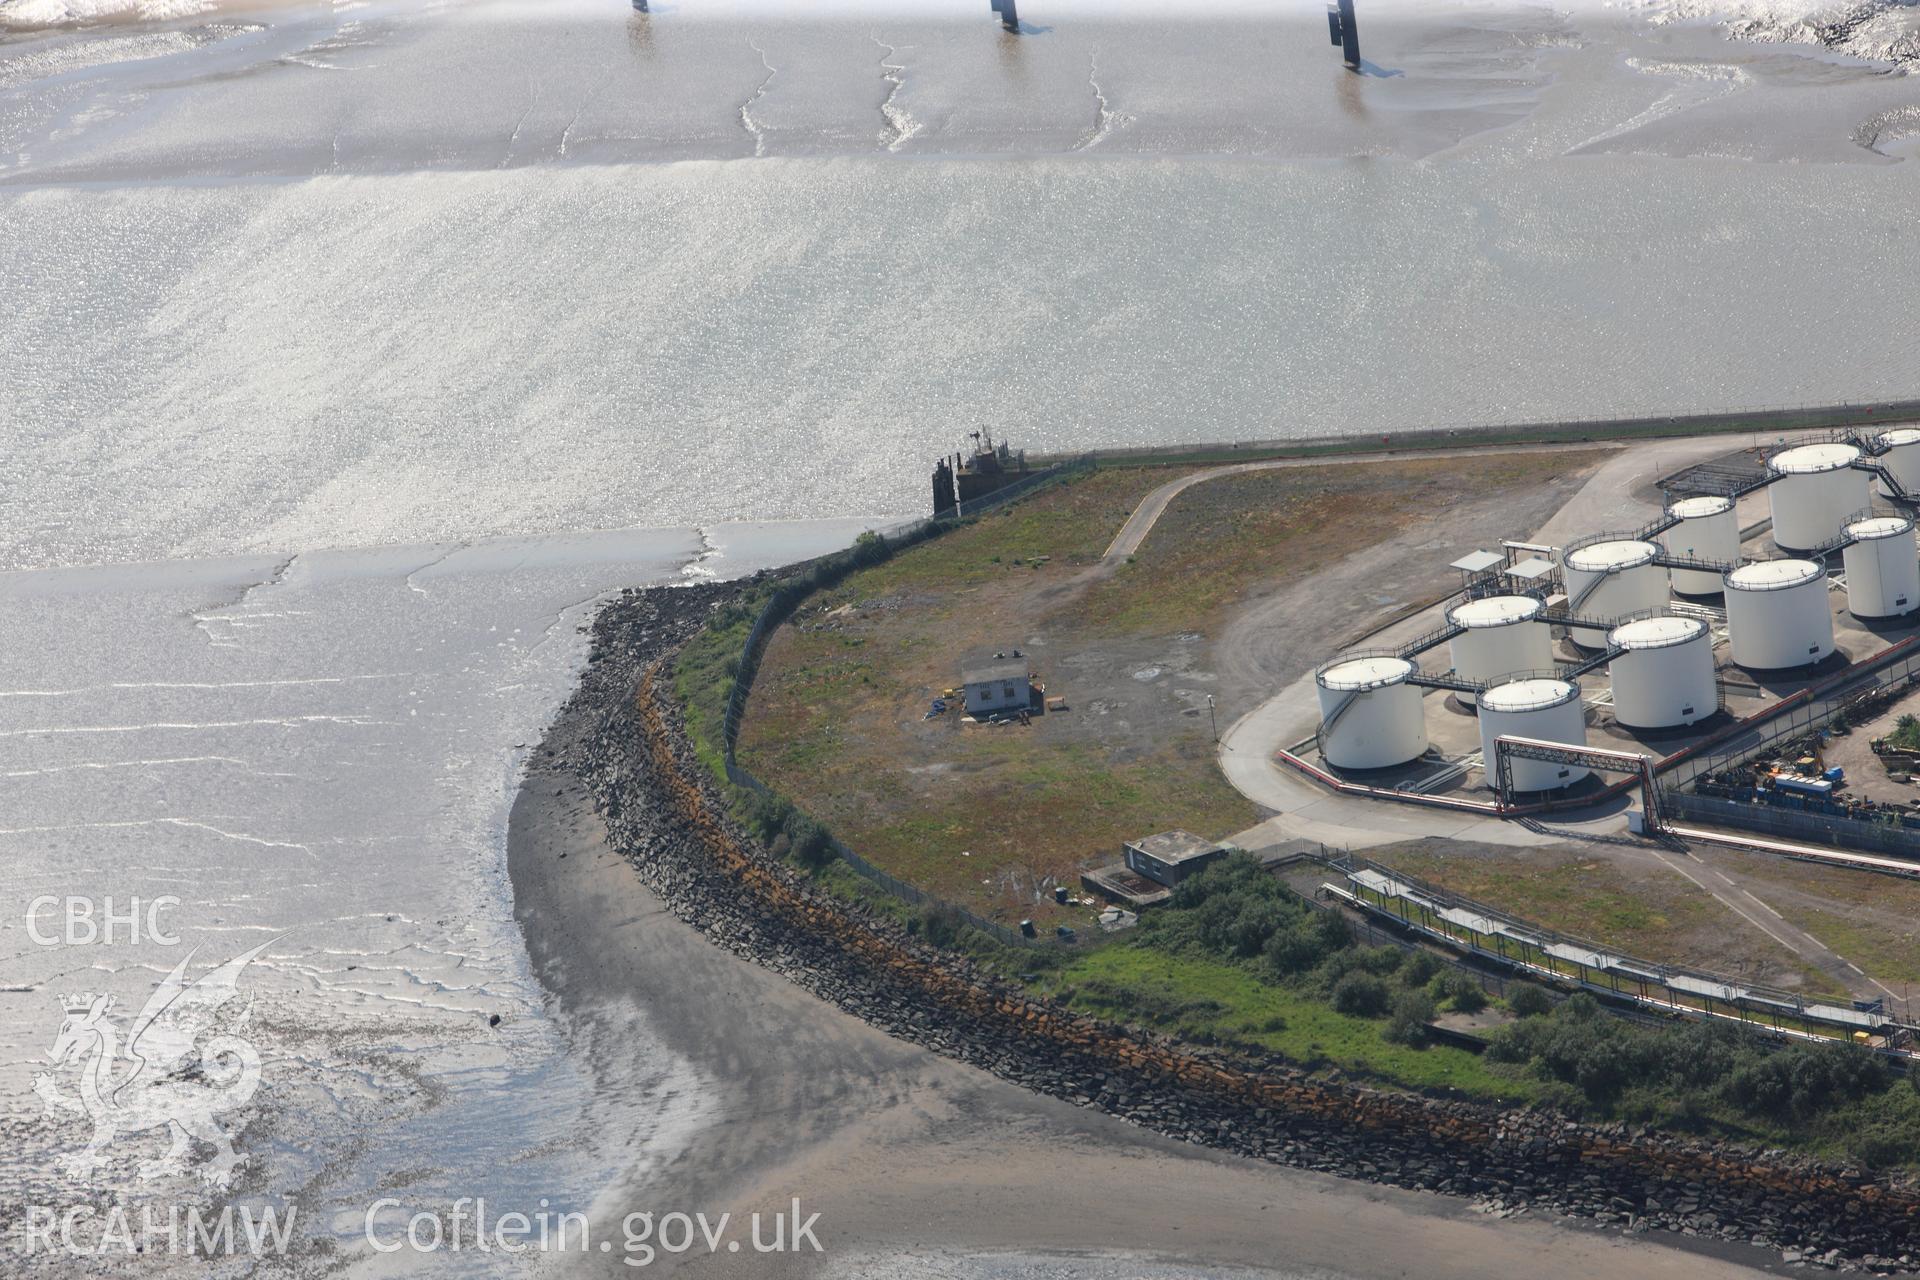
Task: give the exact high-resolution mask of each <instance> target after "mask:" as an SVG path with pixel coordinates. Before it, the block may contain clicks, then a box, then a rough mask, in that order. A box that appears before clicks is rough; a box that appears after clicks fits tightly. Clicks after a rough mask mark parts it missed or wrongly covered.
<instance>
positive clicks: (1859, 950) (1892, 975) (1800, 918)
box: [1785, 906, 1920, 983]
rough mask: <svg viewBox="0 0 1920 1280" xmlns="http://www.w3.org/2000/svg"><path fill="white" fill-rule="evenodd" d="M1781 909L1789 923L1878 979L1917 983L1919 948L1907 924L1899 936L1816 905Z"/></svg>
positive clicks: (1884, 928) (1919, 966)
mask: <svg viewBox="0 0 1920 1280" xmlns="http://www.w3.org/2000/svg"><path fill="white" fill-rule="evenodd" d="M1785 910H1786V914H1787V915H1788V916H1789V918H1791V919H1792V921H1793V923H1795V924H1797V925H1799V926H1800V927H1801V928H1802V929H1805V930H1806V931H1807V932H1808V933H1810V934H1812V935H1813V936H1814V937H1816V938H1818V939H1819V940H1820V941H1821V942H1823V943H1825V944H1826V945H1827V946H1829V947H1831V948H1833V950H1834V951H1835V952H1837V953H1838V954H1840V955H1842V956H1845V957H1846V958H1847V959H1849V960H1851V961H1853V962H1854V963H1855V964H1857V965H1859V966H1860V967H1861V968H1863V969H1865V970H1866V971H1867V972H1868V973H1870V974H1872V975H1873V976H1874V977H1876V978H1879V979H1880V980H1881V981H1882V982H1903V983H1905V982H1920V948H1917V947H1916V946H1915V936H1914V932H1913V930H1912V928H1911V927H1909V929H1908V931H1907V932H1906V933H1905V934H1904V935H1902V934H1895V933H1893V932H1892V931H1890V930H1889V929H1888V928H1887V927H1886V926H1884V925H1877V924H1872V923H1868V922H1865V921H1862V920H1859V919H1854V918H1850V917H1847V916H1843V915H1838V914H1836V913H1834V912H1832V911H1822V910H1820V909H1819V908H1817V907H1806V906H1800V907H1789V908H1787V909H1785Z"/></svg>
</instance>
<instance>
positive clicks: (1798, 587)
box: [1725, 560, 1833, 671]
mask: <svg viewBox="0 0 1920 1280" xmlns="http://www.w3.org/2000/svg"><path fill="white" fill-rule="evenodd" d="M1725 586H1726V602H1727V639H1728V642H1729V645H1730V647H1731V649H1732V651H1733V660H1734V661H1735V662H1736V663H1738V664H1739V665H1741V666H1743V667H1753V668H1756V669H1757V670H1761V671H1772V670H1778V669H1780V668H1783V667H1804V666H1806V665H1807V664H1808V663H1810V662H1818V661H1820V659H1822V658H1824V657H1826V656H1827V655H1828V654H1830V653H1832V652H1833V613H1832V611H1831V610H1830V609H1829V608H1828V607H1827V572H1826V570H1825V569H1823V568H1821V567H1820V566H1819V565H1818V564H1816V563H1815V562H1814V561H1812V560H1760V561H1756V562H1755V563H1753V564H1743V565H1741V566H1740V567H1739V568H1738V569H1735V570H1733V571H1732V572H1731V573H1728V574H1727V575H1726V579H1725Z"/></svg>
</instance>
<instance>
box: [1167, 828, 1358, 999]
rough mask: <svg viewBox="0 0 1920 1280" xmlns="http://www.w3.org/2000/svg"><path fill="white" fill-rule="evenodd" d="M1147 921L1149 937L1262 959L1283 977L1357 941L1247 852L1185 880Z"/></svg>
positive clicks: (1172, 946)
mask: <svg viewBox="0 0 1920 1280" xmlns="http://www.w3.org/2000/svg"><path fill="white" fill-rule="evenodd" d="M1140 924H1141V929H1142V934H1143V936H1145V937H1148V938H1151V939H1152V940H1153V941H1154V942H1155V943H1157V944H1158V945H1160V946H1162V947H1164V948H1166V949H1167V950H1170V951H1197V952H1202V953H1205V954H1208V955H1217V956H1228V957H1231V958H1233V959H1236V960H1251V959H1253V958H1255V957H1262V958H1264V960H1265V962H1266V963H1267V965H1269V966H1270V967H1271V968H1272V969H1273V970H1275V971H1276V972H1279V973H1282V974H1290V973H1301V972H1305V971H1306V970H1308V969H1311V968H1313V967H1314V966H1316V965H1317V964H1319V963H1320V962H1321V960H1322V959H1324V958H1325V957H1326V956H1327V955H1329V954H1332V953H1333V952H1336V951H1338V950H1341V949H1343V948H1345V947H1347V946H1348V945H1349V943H1350V939H1349V938H1348V935H1347V929H1346V925H1345V923H1344V922H1343V921H1341V920H1340V919H1339V917H1338V916H1335V915H1334V914H1333V913H1332V912H1330V911H1315V910H1314V909H1313V908H1312V907H1310V906H1308V905H1307V903H1306V902H1305V900H1303V899H1302V898H1301V897H1300V896H1299V895H1298V894H1296V893H1294V892H1293V890H1291V889H1289V888H1287V886H1286V885H1284V884H1282V883H1281V882H1280V881H1279V880H1278V879H1276V878H1275V877H1274V876H1273V875H1272V873H1270V872H1269V871H1267V869H1266V868H1265V867H1262V866H1261V865H1260V863H1259V860H1258V859H1256V858H1254V857H1253V856H1252V855H1251V854H1247V853H1241V852H1235V853H1230V854H1228V855H1227V856H1226V857H1224V858H1222V859H1220V860H1219V861H1218V862H1216V863H1214V864H1213V865H1212V866H1210V867H1208V868H1207V869H1206V870H1205V871H1202V872H1201V873H1200V874H1199V875H1196V876H1192V877H1190V878H1188V879H1186V880H1183V881H1181V883H1180V886H1179V888H1177V889H1175V890H1174V891H1173V898H1172V900H1171V901H1169V902H1168V904H1167V906H1166V908H1165V909H1163V910H1161V911H1157V912H1154V913H1153V914H1151V915H1149V916H1145V917H1143V918H1142V919H1141V921H1140Z"/></svg>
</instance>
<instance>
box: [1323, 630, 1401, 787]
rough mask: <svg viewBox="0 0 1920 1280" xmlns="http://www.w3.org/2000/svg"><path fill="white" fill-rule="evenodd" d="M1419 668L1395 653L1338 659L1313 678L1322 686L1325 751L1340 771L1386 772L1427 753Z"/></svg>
mask: <svg viewBox="0 0 1920 1280" xmlns="http://www.w3.org/2000/svg"><path fill="white" fill-rule="evenodd" d="M1415 670H1417V668H1416V667H1415V666H1414V664H1413V663H1411V662H1408V661H1407V660H1406V659H1405V658H1398V657H1395V656H1393V655H1392V654H1378V655H1367V654H1361V655H1357V656H1352V657H1345V658H1335V659H1334V660H1333V661H1332V662H1329V663H1326V664H1325V665H1324V666H1322V667H1321V668H1320V669H1319V670H1318V671H1316V672H1315V673H1314V682H1315V683H1316V684H1318V685H1319V686H1320V726H1321V747H1322V749H1323V750H1324V751H1325V753H1326V759H1327V763H1328V764H1330V765H1333V766H1334V767H1335V768H1338V769H1385V768H1389V767H1390V766H1393V765H1397V764H1405V763H1407V762H1408V761H1409V760H1416V759H1418V758H1419V757H1420V756H1422V755H1424V754H1425V753H1426V750H1427V718H1426V712H1425V710H1424V709H1423V708H1422V706H1421V704H1420V689H1419V686H1417V685H1411V684H1408V683H1407V677H1408V676H1410V675H1412V674H1413V673H1414V672H1415Z"/></svg>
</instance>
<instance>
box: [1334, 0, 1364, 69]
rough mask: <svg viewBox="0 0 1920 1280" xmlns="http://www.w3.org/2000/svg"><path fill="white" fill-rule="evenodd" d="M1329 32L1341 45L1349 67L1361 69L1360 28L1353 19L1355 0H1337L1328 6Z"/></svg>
mask: <svg viewBox="0 0 1920 1280" xmlns="http://www.w3.org/2000/svg"><path fill="white" fill-rule="evenodd" d="M1327 34H1329V35H1331V36H1332V37H1333V43H1334V44H1337V45H1339V46H1340V50H1341V55H1342V57H1343V59H1344V60H1345V62H1346V64H1347V65H1348V66H1349V67H1352V68H1353V69H1354V70H1355V71H1358V70H1359V69H1360V28H1359V27H1358V26H1356V25H1355V24H1354V20H1353V0H1336V2H1335V3H1333V4H1329V5H1328V6H1327Z"/></svg>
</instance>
